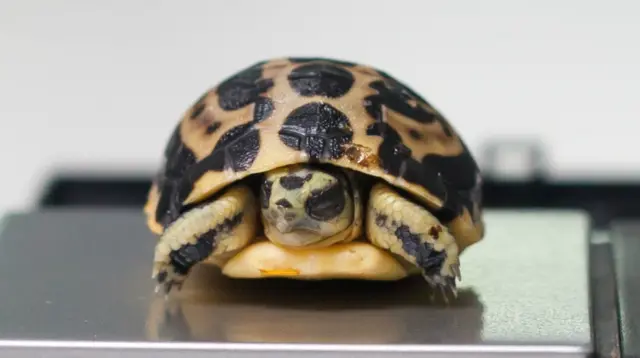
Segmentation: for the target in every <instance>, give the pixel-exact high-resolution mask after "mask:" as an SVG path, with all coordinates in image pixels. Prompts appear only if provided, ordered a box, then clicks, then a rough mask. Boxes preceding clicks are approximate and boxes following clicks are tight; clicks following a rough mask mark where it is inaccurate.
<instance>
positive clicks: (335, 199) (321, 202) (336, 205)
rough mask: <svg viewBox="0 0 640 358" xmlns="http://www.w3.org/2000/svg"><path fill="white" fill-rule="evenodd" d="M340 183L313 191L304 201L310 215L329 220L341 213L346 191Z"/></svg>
mask: <svg viewBox="0 0 640 358" xmlns="http://www.w3.org/2000/svg"><path fill="white" fill-rule="evenodd" d="M342 189H343V188H342V185H341V184H340V183H334V184H333V185H331V186H329V187H326V188H323V189H316V190H313V191H312V192H311V196H309V199H307V201H306V202H305V203H304V208H305V211H306V213H307V215H309V216H310V217H312V218H313V219H316V220H320V221H327V220H331V219H333V218H335V217H336V216H338V215H340V213H341V212H342V210H344V206H345V199H344V194H343V193H344V191H343V190H342Z"/></svg>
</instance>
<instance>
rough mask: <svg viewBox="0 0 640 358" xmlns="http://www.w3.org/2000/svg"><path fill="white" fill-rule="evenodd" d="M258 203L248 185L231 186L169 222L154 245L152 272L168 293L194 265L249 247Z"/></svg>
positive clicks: (179, 284) (180, 282) (178, 284)
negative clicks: (212, 199) (211, 199)
mask: <svg viewBox="0 0 640 358" xmlns="http://www.w3.org/2000/svg"><path fill="white" fill-rule="evenodd" d="M257 209H258V205H256V199H255V196H254V194H253V192H252V191H251V189H249V188H248V187H247V186H245V185H238V186H235V187H231V188H230V189H228V190H227V191H226V192H224V193H223V194H222V195H221V196H220V197H218V198H216V199H215V200H214V201H211V202H207V203H204V204H202V205H200V206H197V207H195V208H193V209H191V210H189V211H187V212H186V213H185V214H184V215H183V216H181V217H180V218H179V219H178V220H176V221H175V222H174V223H173V224H171V226H169V227H168V228H167V229H166V230H165V232H164V233H163V234H162V236H161V237H160V239H159V241H158V243H157V244H156V248H155V256H154V264H153V275H152V277H153V278H154V279H156V280H157V282H158V284H159V287H158V288H160V287H162V288H163V289H164V292H165V293H169V291H171V289H172V287H173V286H177V287H180V286H181V285H182V282H183V281H184V280H185V279H186V277H187V275H188V274H189V271H190V270H191V268H192V267H193V266H194V265H196V264H198V263H200V262H203V261H205V260H207V261H208V260H211V261H214V262H215V259H217V258H221V257H223V256H224V254H226V253H229V252H233V251H235V250H238V249H242V248H244V247H246V246H247V245H248V244H249V243H250V242H251V241H252V240H253V238H254V237H255V235H256V232H257V228H258V223H257V220H258V211H257Z"/></svg>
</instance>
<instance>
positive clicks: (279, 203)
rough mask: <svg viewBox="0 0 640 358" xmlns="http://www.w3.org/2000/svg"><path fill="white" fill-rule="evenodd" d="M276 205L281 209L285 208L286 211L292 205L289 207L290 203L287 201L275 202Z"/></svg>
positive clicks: (290, 206)
mask: <svg viewBox="0 0 640 358" xmlns="http://www.w3.org/2000/svg"><path fill="white" fill-rule="evenodd" d="M276 205H277V206H279V207H281V208H286V209H290V208H292V207H293V205H291V202H289V200H287V199H280V200H278V201H276Z"/></svg>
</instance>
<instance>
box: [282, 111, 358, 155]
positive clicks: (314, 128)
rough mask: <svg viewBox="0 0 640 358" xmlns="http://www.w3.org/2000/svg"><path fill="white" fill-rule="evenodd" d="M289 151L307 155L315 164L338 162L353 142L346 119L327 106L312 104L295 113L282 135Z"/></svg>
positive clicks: (285, 123)
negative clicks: (318, 161) (317, 161)
mask: <svg viewBox="0 0 640 358" xmlns="http://www.w3.org/2000/svg"><path fill="white" fill-rule="evenodd" d="M279 135H280V140H282V142H283V143H284V144H285V145H287V146H288V147H290V148H293V149H296V150H301V151H305V152H306V153H307V154H308V155H309V157H310V158H311V159H312V160H320V159H324V160H327V159H338V158H340V157H342V156H343V155H344V149H343V145H344V144H347V143H350V142H351V140H352V139H353V132H352V130H351V124H350V123H349V119H348V118H347V116H346V115H345V114H344V113H342V112H341V111H339V110H338V109H336V108H335V107H333V106H331V105H330V104H328V103H320V102H312V103H308V104H305V105H303V106H300V107H298V108H296V109H295V110H293V111H292V112H291V114H290V115H289V116H288V117H287V119H286V120H285V122H284V124H283V125H282V128H281V129H280V131H279Z"/></svg>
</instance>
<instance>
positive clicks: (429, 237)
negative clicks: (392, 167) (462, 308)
mask: <svg viewBox="0 0 640 358" xmlns="http://www.w3.org/2000/svg"><path fill="white" fill-rule="evenodd" d="M367 237H368V238H369V240H370V241H371V242H372V243H373V244H374V245H376V246H379V247H381V248H383V249H386V250H389V251H390V252H392V253H394V254H396V255H398V256H400V257H402V258H404V259H405V260H407V261H408V262H410V263H411V264H413V265H415V266H416V268H417V269H419V270H420V272H421V273H422V276H423V277H424V278H425V279H426V280H427V282H428V283H429V284H430V285H431V286H438V287H439V288H440V289H441V290H442V291H445V290H450V291H451V292H452V293H453V294H456V281H455V279H456V277H458V278H459V277H460V273H459V264H458V245H457V244H456V241H455V239H454V238H453V236H452V235H451V234H450V233H449V232H448V230H447V228H446V227H445V226H444V225H442V224H441V223H440V221H439V220H438V219H436V218H435V217H434V216H433V215H432V214H431V213H429V212H428V211H427V210H426V209H425V208H423V207H421V206H419V205H417V204H414V203H413V202H411V201H409V200H407V199H406V198H404V197H402V196H401V195H400V194H398V193H397V192H396V191H395V190H393V189H392V188H391V186H390V185H388V184H386V183H382V182H379V183H376V184H374V186H373V188H372V189H371V196H370V199H369V204H368V210H367Z"/></svg>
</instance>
